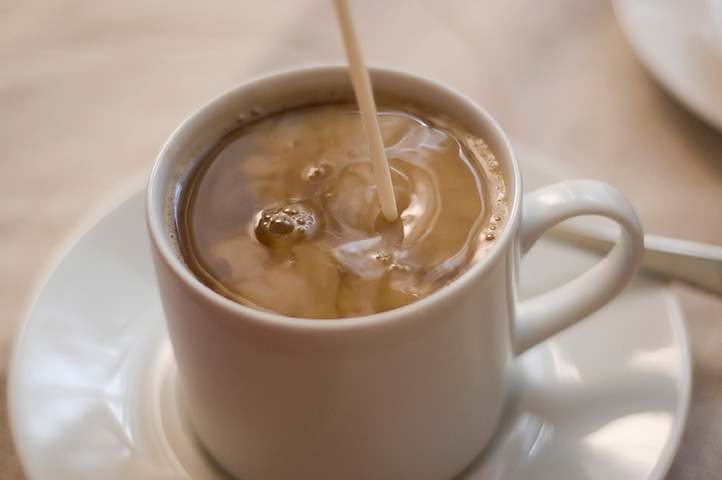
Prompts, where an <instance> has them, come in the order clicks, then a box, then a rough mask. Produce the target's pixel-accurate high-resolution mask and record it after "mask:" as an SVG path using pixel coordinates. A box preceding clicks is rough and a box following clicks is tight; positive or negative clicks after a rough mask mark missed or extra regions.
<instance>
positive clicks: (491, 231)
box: [484, 215, 502, 242]
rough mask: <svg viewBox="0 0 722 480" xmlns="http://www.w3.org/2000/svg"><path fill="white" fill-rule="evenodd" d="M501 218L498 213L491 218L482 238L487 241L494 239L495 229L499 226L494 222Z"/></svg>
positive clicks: (499, 220)
mask: <svg viewBox="0 0 722 480" xmlns="http://www.w3.org/2000/svg"><path fill="white" fill-rule="evenodd" d="M501 220H502V218H501V216H499V215H495V216H493V217H492V218H491V224H490V225H489V228H488V230H487V232H486V235H484V240H486V241H488V242H491V241H493V240H496V230H497V229H498V228H499V227H498V226H497V225H496V224H497V223H499V222H501Z"/></svg>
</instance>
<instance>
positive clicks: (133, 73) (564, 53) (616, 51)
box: [0, 0, 722, 480]
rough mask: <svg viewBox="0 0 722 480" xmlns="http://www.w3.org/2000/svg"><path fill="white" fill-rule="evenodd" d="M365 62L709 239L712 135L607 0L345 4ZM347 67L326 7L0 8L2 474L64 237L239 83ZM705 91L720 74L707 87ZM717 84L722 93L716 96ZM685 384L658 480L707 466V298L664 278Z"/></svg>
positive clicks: (16, 467) (715, 237)
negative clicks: (423, 82)
mask: <svg viewBox="0 0 722 480" xmlns="http://www.w3.org/2000/svg"><path fill="white" fill-rule="evenodd" d="M352 6H353V9H354V12H355V15H356V20H357V23H358V30H359V35H360V36H361V41H362V44H363V49H364V53H365V56H366V59H367V61H368V62H369V63H372V64H375V65H382V66H393V67H396V68H400V69H404V70H408V71H411V72H414V73H418V74H421V75H426V76H429V77H431V78H434V79H437V80H439V81H442V82H444V83H447V84H449V85H451V86H453V87H456V88H457V89H459V90H461V91H462V92H463V93H465V94H467V95H468V96H470V97H472V98H473V99H475V100H477V101H478V102H480V103H481V104H483V105H485V106H486V107H487V108H488V110H490V111H491V113H492V114H493V115H495V116H496V117H497V119H498V120H499V122H500V123H501V125H502V126H503V127H504V128H505V130H506V131H507V132H508V133H509V135H510V136H511V137H512V138H514V139H517V140H518V141H520V142H523V143H524V144H526V145H529V146H531V147H533V148H535V149H537V150H539V151H542V152H544V153H546V154H548V155H550V156H551V157H552V158H554V159H555V161H556V162H557V164H558V166H559V168H560V169H562V170H564V171H567V172H568V173H569V174H570V175H571V176H577V177H589V178H597V179H600V180H604V181H607V182H609V183H611V184H613V185H615V186H617V187H618V188H620V189H621V190H622V191H623V192H624V193H626V194H627V195H628V196H629V198H630V199H631V200H632V202H633V204H634V205H635V206H636V208H637V209H638V212H639V215H640V217H641V219H642V221H643V224H644V226H645V229H646V230H647V231H648V232H649V233H654V234H659V235H669V236H675V237H681V238H686V239H690V240H696V241H701V242H708V243H718V244H719V243H722V219H721V218H720V215H719V212H718V209H719V207H720V206H721V205H722V134H720V132H719V131H717V130H715V129H713V128H711V127H709V126H707V125H705V124H704V123H702V122H701V121H699V120H698V119H697V118H696V117H695V116H693V115H692V114H690V113H688V112H687V111H686V110H684V109H683V108H681V107H680V106H679V105H678V104H677V103H676V102H675V101H673V100H672V99H671V98H670V97H669V96H668V95H667V94H666V93H665V92H664V91H663V90H662V89H660V88H659V87H658V86H657V84H656V83H655V82H654V81H653V80H652V79H651V77H650V76H648V74H647V73H646V72H645V70H644V68H643V67H642V65H641V63H640V62H639V60H638V59H637V58H636V57H635V55H634V53H633V51H632V49H631V48H630V46H629V44H628V43H627V41H626V39H625V37H624V35H623V33H622V31H621V30H620V27H619V26H618V23H617V21H616V18H615V15H614V12H613V10H612V6H611V5H610V2H608V1H605V0H583V1H580V0H548V1H545V2H533V1H525V2H505V1H492V0H481V1H479V0H451V1H435V2H433V1H429V0H394V1H386V0H371V1H364V2H362V1H357V2H352ZM342 62H344V56H343V50H342V48H341V43H340V37H339V34H338V32H337V31H336V24H335V20H334V16H333V10H332V5H331V2H330V0H274V1H272V2H259V1H250V0H246V1H244V0H235V1H229V0H211V1H206V2H200V1H190V0H176V1H172V2H171V1H164V0H153V1H141V0H127V1H123V2H101V1H90V0H44V1H39V0H25V1H22V2H19V1H18V2H3V4H2V5H1V6H0V172H2V173H1V175H0V239H1V242H0V245H1V247H0V309H1V310H0V311H1V312H2V317H1V319H0V383H1V384H2V392H1V393H2V394H3V395H2V396H0V398H1V399H2V400H0V477H2V478H4V479H7V480H17V479H22V478H24V477H23V473H22V467H21V465H20V462H19V460H18V458H17V455H16V454H15V452H14V450H13V445H12V439H11V436H10V431H9V427H8V420H7V416H8V415H7V407H6V404H7V402H6V400H5V395H4V393H5V390H6V386H5V385H6V381H5V380H6V376H7V372H8V366H9V354H10V350H11V343H12V341H13V336H14V334H15V332H16V331H17V330H18V328H19V327H20V325H21V323H22V322H23V320H24V316H25V315H26V313H27V311H28V310H27V309H28V307H29V304H30V302H31V301H32V298H33V295H34V293H35V292H36V288H37V287H38V285H37V282H39V281H41V280H42V279H43V278H44V275H45V274H46V273H47V268H48V267H47V266H48V265H49V263H51V262H52V261H53V260H54V259H56V258H57V256H56V254H57V252H58V249H59V248H62V247H61V246H65V245H67V243H66V241H64V240H63V239H65V238H67V237H68V236H69V235H72V234H73V232H76V231H77V228H76V227H77V225H78V223H79V222H81V221H82V219H84V218H85V217H86V215H88V214H89V212H92V211H96V209H97V208H98V205H102V204H105V201H106V200H105V199H107V198H108V197H107V196H108V192H109V191H114V190H116V189H117V188H120V187H119V186H122V185H125V184H127V183H128V182H130V181H131V180H132V179H135V178H137V177H138V176H144V175H147V174H148V172H149V169H150V167H151V165H152V162H153V160H154V157H155V155H156V153H157V152H158V151H159V149H160V147H161V146H162V144H163V143H164V141H165V139H166V138H167V137H168V136H169V135H170V133H171V132H172V130H173V129H174V128H175V126H177V125H178V124H179V123H180V122H181V121H182V120H183V119H184V118H185V117H186V116H187V115H188V114H190V113H191V112H192V111H193V110H195V109H196V108H197V107H199V106H200V105H201V104H202V103H204V102H205V101H207V100H208V99H210V98H212V97H214V96H216V95H217V94H219V93H220V92H222V91H224V90H226V89H228V88H230V87H232V86H234V85H236V84H237V83H239V82H241V81H244V80H246V79H248V78H250V77H253V76H257V75H260V74H266V73H270V72H273V71H276V70H283V69H288V68H291V67H299V66H308V65H316V64H327V63H342ZM720 82H721V85H722V79H720ZM721 88H722V87H721ZM673 288H674V290H675V292H676V293H677V294H678V296H679V298H680V301H681V305H682V309H683V311H684V314H685V316H686V318H687V323H688V328H689V334H690V340H691V346H692V356H693V362H694V364H693V368H694V387H693V392H692V402H691V407H690V413H689V419H688V423H687V427H686V429H685V432H684V436H683V438H682V442H681V447H680V450H679V452H678V454H677V456H676V457H675V461H674V463H673V465H672V467H671V470H670V472H669V474H668V476H667V479H668V480H681V479H690V478H699V479H708V478H720V475H721V474H720V472H722V447H720V446H721V445H722V348H721V347H720V346H721V345H722V301H721V300H720V298H717V297H714V296H712V295H709V294H706V293H703V292H699V291H695V290H693V289H691V288H689V287H681V286H674V287H673Z"/></svg>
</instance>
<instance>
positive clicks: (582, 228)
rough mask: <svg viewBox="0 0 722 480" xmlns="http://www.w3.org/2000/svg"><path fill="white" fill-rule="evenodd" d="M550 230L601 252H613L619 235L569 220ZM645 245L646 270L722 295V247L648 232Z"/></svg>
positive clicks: (554, 235)
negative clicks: (568, 222) (610, 250)
mask: <svg viewBox="0 0 722 480" xmlns="http://www.w3.org/2000/svg"><path fill="white" fill-rule="evenodd" d="M549 233H550V234H551V236H552V237H553V238H557V239H560V240H562V241H565V242H568V243H571V244H574V245H578V246H581V247H585V248H588V249H591V250H595V251H599V252H607V251H609V249H610V248H611V247H612V245H614V243H615V242H616V237H617V234H616V232H615V231H614V230H613V229H606V228H594V227H591V226H588V225H577V224H574V225H572V224H566V223H565V224H562V225H561V226H559V227H556V228H554V229H553V230H551V231H550V232H549ZM644 247H645V248H644V250H645V251H644V257H643V259H642V268H643V269H645V270H647V271H649V272H652V273H655V274H657V275H660V276H663V277H666V278H669V279H673V280H681V281H683V282H686V283H688V284H690V285H694V286H695V287H699V288H702V289H704V290H707V291H709V292H712V293H715V294H717V295H722V246H716V245H709V244H704V243H697V242H691V241H687V240H680V239H676V238H667V237H660V236H656V235H645V236H644Z"/></svg>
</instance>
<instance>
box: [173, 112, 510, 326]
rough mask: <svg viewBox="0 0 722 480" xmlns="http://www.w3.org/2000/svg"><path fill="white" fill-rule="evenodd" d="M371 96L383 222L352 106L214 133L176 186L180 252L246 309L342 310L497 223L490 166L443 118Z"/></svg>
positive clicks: (433, 272) (404, 294) (454, 254)
mask: <svg viewBox="0 0 722 480" xmlns="http://www.w3.org/2000/svg"><path fill="white" fill-rule="evenodd" d="M408 111H412V110H411V109H407V108H400V107H397V106H396V107H395V106H392V107H386V106H384V105H380V106H379V113H380V126H381V131H382V134H383V139H384V145H385V146H386V153H387V156H388V159H389V163H390V166H391V170H392V172H391V173H392V181H393V184H394V192H395V195H396V201H397V205H398V210H399V212H400V218H399V219H398V220H397V221H396V222H393V223H388V222H386V220H384V218H383V215H382V214H381V207H380V203H379V199H378V193H377V190H376V187H375V184H374V179H373V174H372V170H371V165H370V162H369V154H368V147H367V145H366V142H365V137H364V133H363V129H362V124H361V119H360V114H359V112H358V111H357V109H356V107H355V106H354V105H350V104H340V105H322V106H312V107H306V108H302V109H296V110H289V111H286V112H281V113H278V114H275V115H272V116H270V117H268V118H265V119H261V120H258V121H256V122H253V123H250V124H248V125H244V126H243V127H241V128H239V129H238V130H236V131H234V132H232V133H231V134H229V135H227V136H226V137H225V138H224V139H223V140H222V141H221V142H220V143H219V145H217V147H216V148H215V149H214V150H213V151H212V152H211V153H210V154H208V155H207V156H206V157H205V158H203V159H200V162H199V164H198V167H197V168H196V169H195V170H194V172H193V173H192V174H191V175H189V176H188V178H187V179H186V180H185V181H184V183H183V184H182V185H181V189H180V190H181V194H180V195H179V198H178V200H177V201H176V205H175V209H176V212H175V216H176V219H177V220H176V222H177V229H178V234H179V235H178V237H179V247H180V253H181V255H182V257H183V258H184V260H185V262H186V264H187V265H188V267H189V268H190V270H191V271H192V272H193V273H194V274H195V275H196V276H197V277H198V278H199V279H200V280H201V281H203V282H204V283H206V284H207V285H208V286H209V287H211V288H213V289H214V290H216V291H217V292H219V293H220V294H222V295H225V296H227V297H229V298H231V299H233V300H235V301H237V302H239V303H242V304H244V305H248V306H251V307H253V308H257V309H261V310H266V311H272V312H277V313H280V314H283V315H288V316H293V317H307V318H342V317H352V316H360V315H366V314H370V313H375V312H381V311H385V310H390V309H393V308H396V307H399V306H402V305H405V304H408V303H411V302H413V301H415V300H417V299H419V298H422V297H425V296H427V295H429V294H430V293H432V292H434V291H436V290H438V289H440V288H442V287H443V286H444V285H446V284H448V283H449V282H450V281H452V280H453V279H455V278H456V277H458V276H459V275H460V274H461V273H462V272H464V271H465V270H467V269H468V268H469V266H470V265H472V264H473V263H474V262H476V261H477V260H478V259H479V258H481V257H482V256H483V254H484V253H485V252H486V250H488V248H489V247H490V246H491V245H492V244H493V243H494V240H495V238H496V236H497V235H498V234H499V232H500V231H501V230H502V229H503V225H504V219H505V216H506V210H507V204H506V193H505V187H504V181H503V178H502V176H501V173H500V172H499V168H498V164H497V163H496V160H495V158H494V156H493V154H492V153H491V151H490V150H489V149H488V148H487V146H486V144H484V142H483V141H482V140H481V139H478V138H476V137H474V136H472V135H470V134H469V133H467V132H466V131H464V130H463V129H462V128H460V127H458V126H455V125H453V123H452V122H449V121H447V120H443V121H440V120H438V119H436V120H435V119H431V118H427V117H424V118H423V119H422V118H421V116H417V115H416V114H412V113H408Z"/></svg>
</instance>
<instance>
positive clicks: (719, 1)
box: [614, 0, 722, 129]
mask: <svg viewBox="0 0 722 480" xmlns="http://www.w3.org/2000/svg"><path fill="white" fill-rule="evenodd" d="M614 6H615V11H616V14H617V18H618V20H619V23H620V25H621V26H622V29H623V30H624V32H625V35H626V36H627V38H628V40H629V43H630V44H631V45H632V48H633V49H634V50H635V51H636V53H637V55H638V56H639V58H640V59H641V60H642V62H643V63H644V64H645V65H646V67H647V69H648V70H649V71H650V72H651V73H652V74H653V75H654V76H655V77H656V78H657V79H658V81H659V82H660V83H661V84H662V85H663V86H664V87H665V88H666V89H667V90H668V91H669V92H670V93H671V94H672V95H673V96H674V97H675V98H677V99H678V100H679V101H680V102H681V103H682V104H683V105H685V106H686V107H687V108H689V109H690V110H692V111H693V112H695V113H696V114H697V115H698V116H699V117H701V118H702V119H704V120H706V121H707V122H709V123H710V124H712V125H714V126H716V127H717V128H718V129H722V20H720V16H721V15H722V0H615V1H614Z"/></svg>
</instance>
